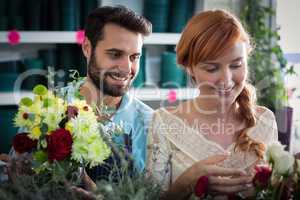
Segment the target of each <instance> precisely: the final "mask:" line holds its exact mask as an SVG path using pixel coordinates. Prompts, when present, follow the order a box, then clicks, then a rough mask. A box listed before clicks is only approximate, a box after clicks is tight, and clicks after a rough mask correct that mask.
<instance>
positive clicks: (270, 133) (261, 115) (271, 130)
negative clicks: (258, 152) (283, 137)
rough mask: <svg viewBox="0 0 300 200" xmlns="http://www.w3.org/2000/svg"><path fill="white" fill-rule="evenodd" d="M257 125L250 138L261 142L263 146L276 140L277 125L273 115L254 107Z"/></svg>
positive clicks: (266, 109) (265, 109) (260, 107)
mask: <svg viewBox="0 0 300 200" xmlns="http://www.w3.org/2000/svg"><path fill="white" fill-rule="evenodd" d="M256 116H257V123H256V126H255V128H254V129H253V131H252V132H251V133H250V136H253V137H254V138H255V139H256V140H261V141H262V142H263V143H265V144H269V143H270V142H272V141H276V140H277V139H278V133H277V124H276V119H275V115H274V113H273V112H272V111H271V110H270V109H268V108H266V107H264V106H257V107H256Z"/></svg>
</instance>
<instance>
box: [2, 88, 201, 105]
mask: <svg viewBox="0 0 300 200" xmlns="http://www.w3.org/2000/svg"><path fill="white" fill-rule="evenodd" d="M171 90H172V91H175V92H176V96H177V100H185V99H191V98H194V97H196V96H197V95H198V90H197V89H194V88H180V89H160V88H157V89H153V88H141V89H131V90H130V91H129V93H130V94H131V95H134V96H135V97H137V98H138V99H140V100H142V101H167V100H168V95H169V92H170V91H171ZM23 97H31V98H32V97H33V94H32V93H31V92H29V91H21V92H15V93H14V92H0V105H17V104H18V103H19V102H20V100H21V98H23Z"/></svg>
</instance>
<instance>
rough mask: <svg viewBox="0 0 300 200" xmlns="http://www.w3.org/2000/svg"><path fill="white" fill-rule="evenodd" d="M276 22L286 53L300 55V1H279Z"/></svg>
mask: <svg viewBox="0 0 300 200" xmlns="http://www.w3.org/2000/svg"><path fill="white" fill-rule="evenodd" d="M276 20H277V24H278V25H279V26H280V27H281V29H280V30H279V33H280V35H281V41H280V45H281V46H282V48H283V50H284V53H300V1H299V0H277V19H276Z"/></svg>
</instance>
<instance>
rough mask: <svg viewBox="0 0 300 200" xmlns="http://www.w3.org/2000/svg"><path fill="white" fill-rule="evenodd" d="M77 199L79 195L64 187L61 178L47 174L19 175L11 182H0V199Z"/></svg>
mask: <svg viewBox="0 0 300 200" xmlns="http://www.w3.org/2000/svg"><path fill="white" fill-rule="evenodd" d="M16 199H18V200H32V199H35V200H53V199H55V200H77V199H80V198H79V197H77V196H75V194H74V193H72V191H71V189H70V188H69V187H66V185H65V183H64V181H63V179H61V180H60V181H59V182H57V181H53V180H51V179H49V177H47V176H45V175H44V176H40V175H33V176H19V177H18V179H16V181H15V182H14V183H13V184H12V183H10V182H6V183H2V184H0V200H16Z"/></svg>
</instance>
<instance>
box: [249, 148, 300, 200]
mask: <svg viewBox="0 0 300 200" xmlns="http://www.w3.org/2000/svg"><path fill="white" fill-rule="evenodd" d="M266 158H267V161H268V165H264V166H262V165H261V166H256V168H255V170H256V174H255V177H254V179H253V183H254V185H255V186H256V199H266V200H277V199H278V200H279V199H300V157H297V156H293V155H291V154H290V153H289V152H287V151H285V150H284V146H283V145H281V144H279V143H275V144H272V145H271V146H270V147H269V148H268V149H267V152H266Z"/></svg>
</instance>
